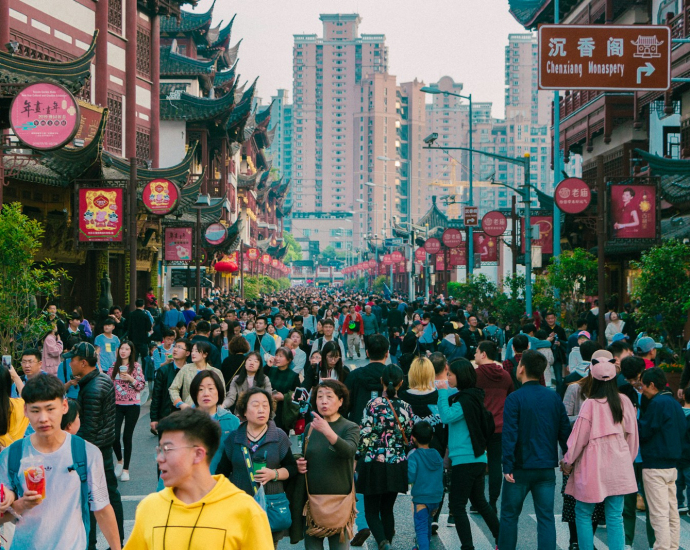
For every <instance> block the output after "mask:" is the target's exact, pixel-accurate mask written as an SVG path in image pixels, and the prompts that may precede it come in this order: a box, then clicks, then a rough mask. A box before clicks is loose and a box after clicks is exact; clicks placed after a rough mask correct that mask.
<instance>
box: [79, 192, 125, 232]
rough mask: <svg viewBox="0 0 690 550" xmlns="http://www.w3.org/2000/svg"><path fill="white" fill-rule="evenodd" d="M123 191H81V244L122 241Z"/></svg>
mask: <svg viewBox="0 0 690 550" xmlns="http://www.w3.org/2000/svg"><path fill="white" fill-rule="evenodd" d="M122 204H123V201H122V189H119V188H110V189H92V188H86V187H82V188H80V189H79V242H121V241H122V230H123V220H122V212H123V209H122Z"/></svg>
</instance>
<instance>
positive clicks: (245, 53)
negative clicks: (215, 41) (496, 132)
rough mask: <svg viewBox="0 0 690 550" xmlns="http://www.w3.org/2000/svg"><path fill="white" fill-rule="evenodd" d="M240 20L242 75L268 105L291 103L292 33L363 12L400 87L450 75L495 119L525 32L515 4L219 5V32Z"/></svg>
mask: <svg viewBox="0 0 690 550" xmlns="http://www.w3.org/2000/svg"><path fill="white" fill-rule="evenodd" d="M212 1H213V0H201V1H200V2H199V5H198V6H197V8H196V9H195V10H194V11H206V10H208V8H209V7H210V5H211V3H212ZM185 9H188V8H185ZM235 13H237V17H236V19H235V23H234V25H233V31H232V37H231V44H232V45H234V44H235V43H236V42H237V41H238V40H239V39H240V38H242V39H243V41H242V45H241V46H240V51H239V64H238V71H239V73H240V75H241V77H242V80H243V81H244V80H245V79H246V80H250V81H252V80H254V78H255V77H257V76H258V77H259V84H258V86H259V92H258V95H259V97H261V98H262V99H263V101H264V103H268V102H269V101H270V96H271V95H274V94H275V93H276V90H277V89H278V88H286V89H288V90H289V91H290V99H292V46H293V34H313V33H316V34H318V35H319V36H322V26H321V25H322V24H321V21H319V14H321V13H359V15H360V17H361V18H362V23H361V24H360V27H359V31H360V33H365V34H385V35H386V44H387V46H388V52H389V54H388V58H389V67H388V70H389V72H390V73H391V74H393V75H395V76H396V77H397V79H398V82H408V81H411V80H414V78H415V77H416V78H418V79H419V80H423V81H424V82H425V83H427V84H429V83H431V82H436V81H437V80H438V79H439V78H440V77H442V76H444V75H448V76H451V77H452V78H453V79H454V80H455V81H456V82H462V83H463V85H464V92H465V93H472V98H473V99H474V100H475V101H491V102H493V116H494V117H497V118H502V117H503V114H504V113H503V110H504V91H505V85H504V71H505V49H504V48H505V46H506V45H507V43H508V34H510V33H521V32H525V30H524V29H523V28H522V27H521V26H520V25H519V24H518V23H517V21H515V19H513V17H512V16H511V15H510V13H508V0H421V1H420V0H415V1H413V0H251V1H249V2H238V1H237V0H216V6H215V9H214V18H213V25H214V26H215V25H217V24H218V23H219V22H220V21H221V20H223V21H224V22H225V23H227V22H228V21H230V19H231V18H232V16H233V15H234V14H235Z"/></svg>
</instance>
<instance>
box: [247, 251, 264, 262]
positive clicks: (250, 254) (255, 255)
mask: <svg viewBox="0 0 690 550" xmlns="http://www.w3.org/2000/svg"><path fill="white" fill-rule="evenodd" d="M260 255H261V254H260V253H259V249H258V248H248V249H247V259H248V260H250V261H252V262H254V261H256V260H258V259H259V256H260Z"/></svg>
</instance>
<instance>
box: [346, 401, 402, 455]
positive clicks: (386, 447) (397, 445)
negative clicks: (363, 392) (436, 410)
mask: <svg viewBox="0 0 690 550" xmlns="http://www.w3.org/2000/svg"><path fill="white" fill-rule="evenodd" d="M390 402H391V404H392V405H393V407H395V412H396V413H397V414H398V420H400V426H401V427H402V429H403V430H404V431H405V436H406V437H407V441H408V442H409V441H410V438H411V437H412V426H414V414H413V413H412V407H410V405H408V404H407V403H405V402H404V401H401V400H400V399H398V398H393V399H391V400H390ZM359 456H360V458H364V462H373V461H376V462H385V463H388V464H397V463H399V462H403V461H405V460H407V445H405V441H404V440H403V436H402V433H401V431H400V428H399V427H398V423H397V422H396V421H395V416H394V415H393V411H392V410H391V405H389V404H388V401H387V400H386V399H385V398H384V397H377V398H376V399H372V400H371V401H369V403H367V406H366V407H365V408H364V416H363V417H362V424H361V426H360V440H359Z"/></svg>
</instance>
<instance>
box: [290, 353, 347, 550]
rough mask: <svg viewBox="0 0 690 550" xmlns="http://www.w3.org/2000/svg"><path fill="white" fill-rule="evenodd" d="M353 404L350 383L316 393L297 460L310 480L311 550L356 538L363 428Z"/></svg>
mask: <svg viewBox="0 0 690 550" xmlns="http://www.w3.org/2000/svg"><path fill="white" fill-rule="evenodd" d="M336 347H338V345H337V344H336ZM348 401H349V392H348V390H347V387H345V384H343V383H342V382H341V381H339V380H332V379H329V378H326V379H323V380H321V381H320V382H319V384H318V385H317V386H314V388H313V391H312V394H311V405H312V409H313V411H314V413H313V420H312V421H311V423H309V424H308V425H307V427H306V431H305V433H306V438H305V442H304V458H300V459H298V460H297V469H298V471H299V472H300V473H301V474H306V476H307V489H308V495H307V498H308V507H307V509H308V513H307V525H306V527H307V528H306V538H305V542H304V547H305V549H306V550H322V549H323V547H324V541H325V539H326V538H328V547H329V548H331V549H333V550H335V549H337V548H347V547H348V546H349V541H350V539H351V538H352V531H353V525H354V520H355V511H356V509H357V508H356V504H355V503H356V500H355V492H354V463H355V454H356V453H357V445H358V444H359V426H358V425H357V424H355V423H354V422H350V421H349V420H347V419H346V418H345V416H344V415H345V414H347V410H348V407H349V403H348ZM312 495H314V496H312ZM322 505H323V506H327V507H328V510H326V509H325V508H324V507H321V506H322ZM334 510H335V513H333V511H334ZM324 516H327V517H326V518H325V521H324ZM324 523H325V524H324Z"/></svg>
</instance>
